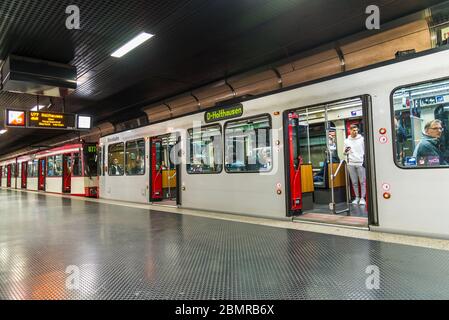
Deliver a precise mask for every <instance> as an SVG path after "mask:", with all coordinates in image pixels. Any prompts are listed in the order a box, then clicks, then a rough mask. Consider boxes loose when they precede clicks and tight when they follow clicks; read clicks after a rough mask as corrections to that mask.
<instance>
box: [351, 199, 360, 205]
mask: <svg viewBox="0 0 449 320" xmlns="http://www.w3.org/2000/svg"><path fill="white" fill-rule="evenodd" d="M359 201H360V198H355V199H354V201H352V204H359Z"/></svg>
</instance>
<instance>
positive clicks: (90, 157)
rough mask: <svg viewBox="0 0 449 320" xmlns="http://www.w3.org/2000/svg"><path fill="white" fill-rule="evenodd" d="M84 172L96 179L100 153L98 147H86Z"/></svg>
mask: <svg viewBox="0 0 449 320" xmlns="http://www.w3.org/2000/svg"><path fill="white" fill-rule="evenodd" d="M84 159H85V161H84V163H85V165H84V171H85V176H88V177H94V176H96V175H97V170H98V165H97V161H98V153H97V146H96V145H86V146H85V147H84Z"/></svg>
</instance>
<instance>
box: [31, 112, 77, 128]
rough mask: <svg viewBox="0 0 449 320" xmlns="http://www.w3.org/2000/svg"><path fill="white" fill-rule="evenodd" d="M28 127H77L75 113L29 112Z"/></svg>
mask: <svg viewBox="0 0 449 320" xmlns="http://www.w3.org/2000/svg"><path fill="white" fill-rule="evenodd" d="M28 127H30V128H45V129H75V115H74V114H71V113H55V112H43V111H30V112H28Z"/></svg>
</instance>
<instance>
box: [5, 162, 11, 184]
mask: <svg viewBox="0 0 449 320" xmlns="http://www.w3.org/2000/svg"><path fill="white" fill-rule="evenodd" d="M6 169H7V174H6V186H7V187H8V188H11V178H12V172H11V170H12V165H11V164H8V165H7V166H6Z"/></svg>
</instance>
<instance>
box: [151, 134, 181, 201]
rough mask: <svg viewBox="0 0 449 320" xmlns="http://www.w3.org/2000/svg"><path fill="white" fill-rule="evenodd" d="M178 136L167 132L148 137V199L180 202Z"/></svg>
mask: <svg viewBox="0 0 449 320" xmlns="http://www.w3.org/2000/svg"><path fill="white" fill-rule="evenodd" d="M179 141H180V136H179V135H178V134H168V135H164V136H157V137H152V138H150V156H151V157H150V167H151V168H150V169H151V170H150V189H151V192H150V201H152V202H160V203H161V204H165V205H177V204H180V198H179V183H180V181H179V180H180V179H179V176H178V172H179V161H178V156H179V155H178V150H179V148H178V146H179Z"/></svg>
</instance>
